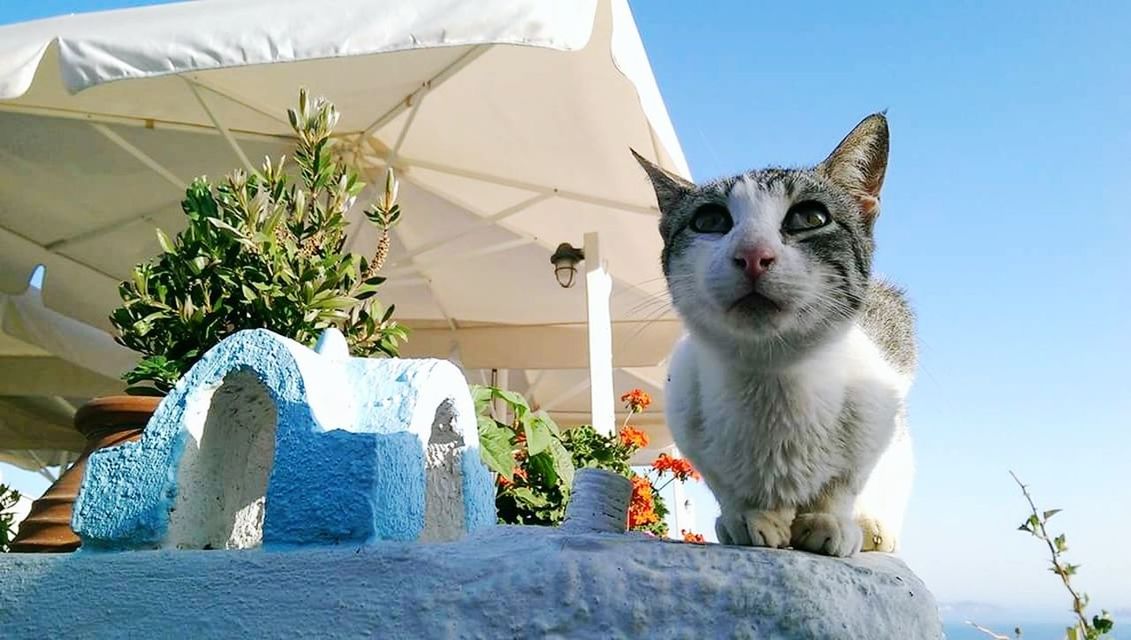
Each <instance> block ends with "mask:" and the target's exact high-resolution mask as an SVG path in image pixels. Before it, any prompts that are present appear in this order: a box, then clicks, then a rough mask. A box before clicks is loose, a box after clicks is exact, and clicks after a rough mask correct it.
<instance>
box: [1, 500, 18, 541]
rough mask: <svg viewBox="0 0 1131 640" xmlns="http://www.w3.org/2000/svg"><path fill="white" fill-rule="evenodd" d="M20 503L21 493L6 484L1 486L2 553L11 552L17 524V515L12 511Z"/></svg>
mask: <svg viewBox="0 0 1131 640" xmlns="http://www.w3.org/2000/svg"><path fill="white" fill-rule="evenodd" d="M19 501H20V492H19V491H16V490H15V489H12V488H10V487H8V485H6V484H0V552H7V551H9V545H10V544H11V542H12V538H14V537H15V532H14V531H13V528H14V527H15V524H16V514H15V513H13V512H12V509H13V508H14V507H15V506H16V503H18V502H19Z"/></svg>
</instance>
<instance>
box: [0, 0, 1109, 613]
mask: <svg viewBox="0 0 1131 640" xmlns="http://www.w3.org/2000/svg"><path fill="white" fill-rule="evenodd" d="M137 4H145V3H143V2H120V1H118V2H115V1H113V0H102V1H75V0H70V1H67V0H52V1H46V2H39V3H34V4H33V3H19V4H17V3H14V2H6V3H3V5H0V22H13V21H18V20H25V19H30V18H33V17H40V16H44V15H51V14H56V13H64V12H68V11H80V10H92V9H100V8H108V7H114V6H128V5H137ZM632 6H633V10H634V12H635V15H636V18H637V22H638V26H639V27H640V30H641V33H642V35H643V38H644V43H645V46H646V47H647V49H648V52H649V56H650V58H651V61H652V65H653V68H654V70H655V73H656V76H657V78H658V80H659V83H660V87H661V90H662V91H663V94H664V97H665V99H666V101H667V104H668V107H669V110H670V112H671V115H672V118H673V120H674V122H675V126H676V130H677V132H678V133H679V135H680V139H681V141H682V143H683V146H684V150H685V152H686V154H687V156H688V160H689V162H690V164H691V167H692V170H693V171H694V173H695V176H696V178H708V177H712V176H717V175H722V174H729V173H734V172H738V171H741V170H744V169H748V168H752V167H756V166H760V165H764V164H771V163H772V164H800V163H813V162H816V161H818V160H820V159H821V158H823V157H824V155H825V154H826V153H827V152H828V151H830V150H831V148H832V147H833V146H835V144H836V142H837V141H839V140H840V138H841V137H842V136H843V135H844V134H845V133H847V132H848V131H849V130H850V129H851V128H852V126H853V125H855V124H856V122H857V121H858V120H859V119H860V118H862V117H863V116H865V115H867V114H868V113H870V112H873V111H876V110H880V109H888V116H889V118H890V121H891V129H892V152H891V160H890V164H889V170H888V175H887V182H886V186H885V190H884V206H883V213H882V214H881V218H880V221H879V223H878V229H877V234H878V238H877V241H878V244H879V248H878V255H877V260H878V265H877V266H878V268H879V270H880V271H881V272H882V273H883V274H884V275H886V276H888V277H890V278H892V279H894V280H895V281H897V282H899V283H901V284H903V285H904V286H906V287H907V289H908V291H909V294H910V296H911V298H912V300H913V302H914V304H915V307H916V309H917V311H918V315H919V320H920V337H921V340H922V343H923V347H922V369H921V373H920V376H919V379H918V382H917V383H916V387H915V389H914V391H913V393H912V398H911V402H912V406H911V412H912V413H911V420H912V423H911V424H912V430H913V433H914V436H915V441H916V450H917V458H918V465H919V469H918V476H917V478H916V484H915V490H914V494H913V498H912V505H911V508H910V513H909V522H908V525H907V530H906V532H905V537H906V546H905V549H904V552H903V556H904V557H905V559H906V560H907V562H908V563H909V564H910V565H911V566H912V568H913V569H915V570H916V571H917V572H918V573H919V575H920V576H921V577H922V578H923V579H924V580H925V581H926V583H927V584H928V586H929V587H930V588H931V589H932V591H933V592H934V593H935V594H936V596H937V597H938V598H939V600H941V601H960V600H970V601H985V602H991V603H997V604H1000V605H1002V606H1004V607H1007V608H1008V609H1010V610H1011V611H1006V612H1004V613H1003V614H1002V615H1004V616H1005V617H1006V618H1009V617H1010V616H1014V615H1019V614H1018V613H1017V612H1018V611H1020V610H1024V611H1025V613H1026V615H1028V616H1029V617H1033V616H1035V615H1038V614H1045V615H1049V616H1055V617H1056V618H1058V619H1063V615H1062V612H1063V611H1064V608H1065V607H1066V606H1067V600H1066V598H1065V597H1064V596H1063V595H1062V594H1061V592H1060V590H1059V589H1058V587H1057V584H1056V582H1055V578H1054V577H1053V576H1052V575H1051V574H1049V573H1048V572H1047V571H1046V570H1045V556H1044V554H1043V553H1042V548H1041V546H1040V545H1039V544H1038V543H1037V541H1035V540H1032V539H1029V538H1027V537H1025V536H1024V535H1023V534H1021V533H1019V532H1017V531H1016V530H1015V529H1016V526H1017V524H1019V523H1020V522H1021V521H1022V520H1023V519H1024V517H1025V515H1026V505H1025V503H1024V501H1023V499H1022V497H1021V495H1020V493H1019V492H1018V491H1017V488H1016V487H1015V486H1014V485H1013V483H1012V480H1011V479H1010V478H1009V475H1008V470H1009V469H1013V470H1015V471H1016V472H1017V473H1018V474H1020V476H1021V477H1022V478H1023V479H1025V480H1026V481H1027V482H1028V483H1029V484H1030V485H1031V486H1032V490H1033V491H1034V493H1035V495H1036V497H1037V500H1038V501H1039V504H1040V505H1041V506H1044V507H1048V508H1051V507H1060V508H1063V509H1064V512H1063V513H1061V514H1059V515H1057V516H1056V518H1055V520H1054V523H1055V525H1056V527H1054V528H1056V529H1057V530H1064V531H1066V532H1067V533H1068V540H1069V543H1070V545H1071V547H1072V549H1071V551H1070V558H1071V559H1072V560H1073V561H1074V562H1078V563H1080V564H1081V565H1082V568H1081V570H1080V575H1079V577H1078V582H1079V585H1080V586H1082V587H1083V588H1084V589H1085V590H1086V591H1088V592H1089V593H1090V594H1091V595H1092V597H1093V601H1094V603H1095V604H1096V605H1098V606H1106V607H1109V608H1131V577H1128V576H1131V552H1129V551H1128V544H1127V540H1128V538H1129V536H1131V471H1128V465H1129V463H1131V395H1129V394H1128V393H1127V391H1126V389H1125V387H1126V381H1127V379H1128V373H1129V364H1128V363H1129V360H1131V337H1129V334H1128V332H1127V331H1126V329H1125V328H1126V327H1127V325H1128V320H1127V318H1128V316H1129V315H1131V290H1129V288H1128V286H1127V285H1126V279H1127V274H1128V273H1129V272H1131V252H1129V251H1128V246H1129V244H1131V215H1129V214H1128V208H1129V207H1128V204H1127V202H1126V199H1127V186H1128V185H1131V39H1129V38H1128V37H1127V25H1129V24H1131V4H1128V3H1122V2H1093V3H1088V4H1086V5H1075V6H1076V7H1086V10H1081V9H1078V8H1077V9H1074V8H1073V6H1072V4H1071V3H1066V2H1059V3H1052V2H1033V1H1030V2H1025V3H1021V2H1015V1H1009V2H995V3H978V2H948V3H942V2H934V3H896V2H889V3H882V4H881V3H876V2H856V3H839V2H833V1H828V2H807V3H747V2H740V1H737V0H734V1H726V2H724V1H717V2H711V3H687V2H684V3H669V2H642V1H640V0H637V1H635V2H632ZM8 477H9V478H11V477H12V475H11V473H9V474H8ZM709 508H710V505H709V504H708V505H707V506H706V507H704V509H703V511H709ZM704 519H706V518H704ZM701 528H702V529H708V528H709V525H707V524H706V523H704V524H702V525H701Z"/></svg>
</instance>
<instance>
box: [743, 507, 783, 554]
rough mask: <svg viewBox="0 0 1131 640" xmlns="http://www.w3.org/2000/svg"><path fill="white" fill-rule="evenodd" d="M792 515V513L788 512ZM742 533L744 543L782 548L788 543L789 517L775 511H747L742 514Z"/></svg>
mask: <svg viewBox="0 0 1131 640" xmlns="http://www.w3.org/2000/svg"><path fill="white" fill-rule="evenodd" d="M790 515H792V514H790ZM739 526H741V527H742V533H744V534H745V536H744V537H745V538H746V539H747V540H748V541H747V542H746V544H749V545H751V546H754V547H773V548H775V549H782V548H785V547H786V546H787V545H789V519H788V518H787V516H786V515H785V514H781V513H778V512H776V511H747V512H745V513H743V514H742V519H741V523H740V524H739Z"/></svg>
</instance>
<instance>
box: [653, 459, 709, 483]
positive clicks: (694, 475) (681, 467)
mask: <svg viewBox="0 0 1131 640" xmlns="http://www.w3.org/2000/svg"><path fill="white" fill-rule="evenodd" d="M652 468H653V469H655V470H656V471H659V472H660V475H663V474H664V473H665V472H671V474H672V475H673V476H675V477H676V479H678V480H680V481H686V480H687V479H688V478H691V479H693V480H698V479H699V478H700V477H701V476H700V475H699V472H698V471H696V470H695V467H694V466H692V465H691V462H690V461H688V460H686V459H684V458H673V457H671V456H669V455H668V454H666V453H661V454H660V457H659V458H656V459H655V460H654V461H653V462H652Z"/></svg>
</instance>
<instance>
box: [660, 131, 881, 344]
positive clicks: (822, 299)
mask: <svg viewBox="0 0 1131 640" xmlns="http://www.w3.org/2000/svg"><path fill="white" fill-rule="evenodd" d="M887 150H888V131H887V122H886V119H885V118H884V116H882V115H873V116H869V117H868V118H866V119H865V120H864V121H863V122H861V123H860V124H859V125H858V126H857V127H856V129H855V130H853V132H852V133H850V134H849V135H848V137H846V138H845V139H844V141H843V142H841V144H840V146H838V147H837V149H836V150H835V151H834V152H833V153H832V154H831V155H830V156H829V157H828V158H827V159H826V160H825V161H824V162H822V163H821V164H819V165H817V166H816V167H814V168H811V169H788V170H787V169H765V170H760V171H752V172H750V173H746V174H743V175H740V176H736V177H733V178H729V179H726V180H721V181H716V182H712V183H709V184H705V185H702V186H698V185H694V184H691V183H689V182H687V181H685V180H682V179H681V178H678V177H676V176H673V175H671V174H668V173H666V172H664V171H663V170H661V169H659V168H658V167H655V166H654V165H651V164H650V163H648V162H647V161H645V160H643V159H641V158H639V156H638V159H640V161H641V164H642V165H643V166H644V167H645V169H646V170H647V171H648V174H649V176H650V177H651V179H652V182H653V185H654V186H655V188H656V195H657V200H658V202H659V204H660V209H661V219H660V233H661V235H662V236H663V239H664V251H663V255H662V260H663V269H664V274H665V276H666V278H667V283H668V289H669V292H670V293H671V296H672V301H673V303H674V304H675V306H676V309H677V310H678V311H679V313H680V315H681V316H682V317H683V319H684V321H685V322H686V323H687V325H688V327H689V329H690V330H691V331H692V332H695V333H698V334H700V335H702V336H703V337H705V338H708V339H713V340H715V341H716V342H718V341H722V342H723V344H724V345H726V344H728V343H735V342H736V341H737V342H738V343H740V344H741V343H746V344H750V343H754V344H762V345H763V346H765V347H766V348H767V349H773V347H774V346H775V345H778V344H780V345H781V346H782V347H788V346H800V345H803V344H811V343H813V342H814V341H819V340H820V339H821V337H823V336H825V335H827V334H828V333H829V332H830V331H835V330H837V328H838V327H843V326H845V325H846V324H847V323H846V321H847V320H850V319H852V318H854V317H855V315H856V313H857V312H858V311H859V309H860V307H861V305H862V303H863V300H864V296H865V294H866V293H867V287H868V279H869V275H870V271H871V263H872V251H873V242H872V224H873V222H874V220H875V216H876V214H877V213H878V211H879V206H878V205H879V191H880V187H881V185H882V183H883V175H884V170H885V168H886V164H887Z"/></svg>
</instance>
